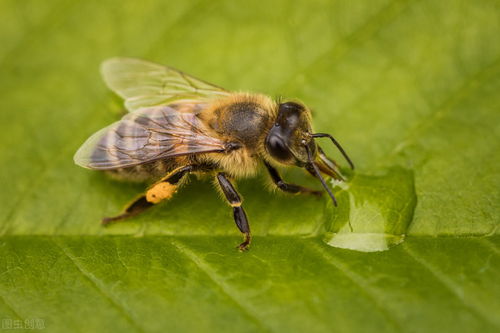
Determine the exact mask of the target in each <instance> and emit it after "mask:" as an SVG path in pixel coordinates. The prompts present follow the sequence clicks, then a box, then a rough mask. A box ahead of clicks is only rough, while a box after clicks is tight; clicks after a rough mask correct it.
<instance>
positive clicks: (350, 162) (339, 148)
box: [312, 133, 354, 170]
mask: <svg viewBox="0 0 500 333" xmlns="http://www.w3.org/2000/svg"><path fill="white" fill-rule="evenodd" d="M312 137H313V138H330V140H332V142H333V144H334V145H335V146H337V149H338V150H339V151H340V152H341V153H342V155H343V156H344V158H345V159H346V161H347V163H349V165H350V166H351V169H353V170H354V163H352V161H351V159H350V158H349V156H347V153H346V152H345V150H344V148H342V146H341V145H340V143H338V142H337V140H335V139H334V138H333V136H331V135H330V134H327V133H315V134H312Z"/></svg>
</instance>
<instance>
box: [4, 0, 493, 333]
mask: <svg viewBox="0 0 500 333" xmlns="http://www.w3.org/2000/svg"><path fill="white" fill-rule="evenodd" d="M499 33H500V6H499V4H498V3H497V2H495V1H491V0H479V1H474V2H472V1H469V2H461V1H453V0H446V1H430V0H420V1H416V0H415V1H404V0H401V1H394V0H393V1H388V0H376V1H370V2H364V3H363V2H359V3H358V2H349V1H339V2H331V1H327V0H319V1H305V0H303V1H302V0H301V1H295V2H289V1H284V0H282V1H279V0H270V1H266V2H265V3H263V2H252V3H248V2H246V3H244V4H243V3H239V2H234V1H229V0H222V1H205V0H202V1H182V2H181V1H177V2H171V3H170V2H164V1H153V0H145V1H140V2H135V1H134V2H132V1H126V2H123V1H121V2H118V1H108V2H99V3H98V2H88V1H85V2H83V1H82V2H77V1H69V0H54V1H51V2H48V1H33V0H31V1H15V0H5V1H3V2H2V3H1V4H0V41H1V45H2V47H1V48H0V63H1V67H0V68H2V75H1V76H0V108H1V110H2V112H0V126H1V130H0V142H1V143H0V163H1V165H2V172H1V173H0V185H1V187H2V191H1V192H0V202H2V204H1V205H0V235H1V236H0V320H1V325H2V329H25V330H30V329H32V328H33V327H32V326H33V325H39V326H38V328H42V327H41V326H40V325H43V327H45V328H46V329H47V330H48V331H50V332H96V331H97V332H101V331H105V332H114V331H116V332H120V331H139V332H165V331H167V332H168V331H193V332H194V331H196V332H198V331H218V332H219V331H222V332H224V331H228V332H229V331H230V332H234V331H236V332H243V331H272V332H274V331H280V332H281V331H289V332H303V331H307V332H332V331H343V332H345V331H349V332H351V331H352V332H380V331H384V332H386V331H387V332H447V331H449V332H496V331H498V330H499V329H500V319H499V318H500V301H499V300H500V287H499V284H498V277H499V274H500V271H499V270H500V262H499V261H500V250H499V249H500V236H499V229H498V225H499V221H500V212H499V205H498V202H500V170H499V167H498V166H499V165H500V154H498V152H499V151H500V95H499V94H498V91H499V90H500V43H498V35H499ZM113 56H135V57H140V58H144V59H148V60H151V61H155V62H158V63H162V64H168V65H171V66H174V67H176V68H179V69H181V70H183V71H185V72H187V73H190V74H193V75H195V76H197V77H200V78H202V79H204V80H207V81H209V82H213V83H215V84H217V85H220V86H222V87H225V88H227V89H230V90H235V91H239V90H244V91H255V92H262V93H266V94H269V95H271V96H278V95H283V96H284V97H286V98H299V99H300V100H302V101H303V102H305V103H306V104H307V105H309V106H310V107H311V108H312V110H313V117H314V127H315V129H316V130H317V131H318V132H328V133H331V134H332V135H334V136H335V137H336V138H337V139H338V140H339V141H340V142H341V143H342V145H343V147H344V148H345V149H346V150H347V152H348V153H349V155H350V157H351V158H352V159H353V161H354V162H355V164H356V170H355V171H354V172H350V171H349V170H345V173H346V175H347V177H348V179H349V181H348V182H346V183H342V184H332V185H333V186H334V190H335V193H336V195H337V197H338V201H339V206H338V207H336V208H334V207H333V206H332V204H331V201H329V199H328V198H323V199H317V198H313V197H301V196H286V195H282V194H280V193H271V192H268V191H265V190H264V187H265V184H264V182H265V181H267V180H266V176H265V175H261V176H259V177H257V178H255V179H245V180H242V181H240V182H239V184H238V185H239V191H240V192H241V193H242V194H243V195H244V197H245V202H244V207H245V209H246V211H247V214H248V216H249V219H250V223H251V227H252V231H253V234H254V235H255V237H254V241H253V244H252V247H251V249H250V251H249V252H247V253H239V252H238V251H236V250H235V246H236V245H237V244H238V243H239V242H240V241H241V236H240V235H239V232H238V231H237V229H236V228H235V227H234V223H233V221H232V216H231V210H230V209H229V208H228V207H227V205H225V204H224V202H223V201H222V200H220V198H218V195H217V193H216V192H215V191H214V190H213V188H212V186H211V184H210V181H209V180H200V181H198V180H196V179H194V178H193V179H192V181H191V182H190V183H189V184H188V186H186V187H185V188H183V190H182V191H180V192H179V193H178V195H176V197H174V198H173V199H172V200H171V201H169V202H167V203H163V204H160V205H158V207H155V208H153V209H151V210H150V211H149V212H146V213H144V214H143V215H142V216H139V217H137V218H135V219H132V220H130V221H127V222H123V223H120V224H116V225H113V226H110V227H108V228H104V227H102V226H101V225H100V224H99V221H100V219H101V218H102V217H103V216H109V215H113V214H116V213H118V212H119V211H120V210H121V209H122V208H123V206H124V205H125V204H126V203H127V202H128V201H129V200H131V199H132V198H133V197H134V196H136V195H137V194H138V193H141V192H142V191H143V190H144V187H145V185H141V184H130V183H120V182H116V181H113V180H111V179H109V178H108V177H106V176H105V175H103V174H100V173H97V172H92V171H89V170H84V169H81V168H79V167H77V166H75V165H74V164H73V161H72V156H73V154H74V152H75V151H76V150H77V149H78V147H79V146H80V145H81V144H82V143H83V142H84V140H85V139H86V138H87V137H88V136H89V135H91V134H92V133H93V132H95V131H97V130H98V129H100V128H102V127H104V126H106V125H108V124H110V123H111V122H113V121H115V120H117V119H118V118H119V117H120V116H121V114H122V113H123V105H122V101H120V100H119V99H118V98H117V97H116V96H114V95H113V94H112V93H111V92H109V91H108V90H107V89H106V88H105V86H104V84H103V82H102V80H101V78H100V76H99V71H98V68H99V64H100V63H101V62H102V61H103V60H105V59H106V58H109V57H113ZM321 144H322V147H324V148H325V150H326V151H327V153H328V155H331V156H333V157H334V158H335V159H336V160H338V161H339V162H340V163H341V165H344V162H343V160H342V159H341V156H340V155H339V154H338V152H336V151H335V150H334V149H333V145H330V144H329V142H327V141H325V142H322V143H321ZM283 176H284V178H285V179H286V180H287V181H290V182H294V183H299V184H303V185H307V186H310V187H318V188H319V184H318V183H317V182H316V181H315V180H314V179H312V178H311V177H309V176H308V175H306V174H304V173H302V172H300V171H298V170H286V171H283ZM337 185H338V186H337ZM403 240H404V242H402V241H403ZM401 242H402V243H401ZM328 244H329V245H333V246H339V247H344V248H348V249H356V250H362V251H375V250H383V249H388V248H389V247H390V246H393V245H396V244H399V245H397V246H394V247H392V248H390V249H389V250H388V251H382V252H374V253H365V252H360V251H352V250H348V249H339V248H336V247H332V246H329V245H328Z"/></svg>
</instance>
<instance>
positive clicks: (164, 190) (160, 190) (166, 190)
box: [146, 182, 177, 204]
mask: <svg viewBox="0 0 500 333" xmlns="http://www.w3.org/2000/svg"><path fill="white" fill-rule="evenodd" d="M176 189H177V186H176V185H172V184H170V183H167V182H161V183H158V184H155V185H153V186H152V187H151V188H150V189H149V190H147V192H146V200H147V201H148V202H151V203H154V204H156V203H159V202H160V201H163V200H165V199H170V198H171V197H172V195H174V193H175V190H176Z"/></svg>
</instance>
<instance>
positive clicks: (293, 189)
mask: <svg viewBox="0 0 500 333" xmlns="http://www.w3.org/2000/svg"><path fill="white" fill-rule="evenodd" d="M264 164H265V165H266V168H267V171H268V172H269V175H270V176H271V179H272V180H273V183H274V184H275V185H276V187H278V188H279V189H280V190H282V191H283V192H288V193H295V194H296V193H306V194H313V195H317V196H321V195H322V194H323V192H321V191H316V190H313V189H310V188H307V187H303V186H300V185H295V184H289V183H285V182H284V181H283V179H281V176H280V174H279V172H278V170H276V169H275V168H273V167H272V166H271V165H270V164H268V163H266V162H264Z"/></svg>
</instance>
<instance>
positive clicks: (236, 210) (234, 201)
mask: <svg viewBox="0 0 500 333" xmlns="http://www.w3.org/2000/svg"><path fill="white" fill-rule="evenodd" d="M217 180H218V182H219V186H220V188H221V189H222V192H223V193H224V196H225V197H226V199H227V201H228V203H229V204H230V205H231V207H233V217H234V222H236V226H237V227H238V229H239V230H240V231H241V232H242V233H243V236H244V239H243V243H241V244H240V245H239V246H238V249H239V250H240V251H246V250H247V249H248V246H249V245H250V241H251V239H252V236H251V234H250V225H249V224H248V219H247V215H246V214H245V211H244V210H243V207H241V202H242V200H241V198H240V196H239V194H238V192H237V191H236V189H235V188H234V186H233V184H231V182H230V181H229V179H227V177H226V175H225V174H224V173H223V172H219V173H218V174H217Z"/></svg>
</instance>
